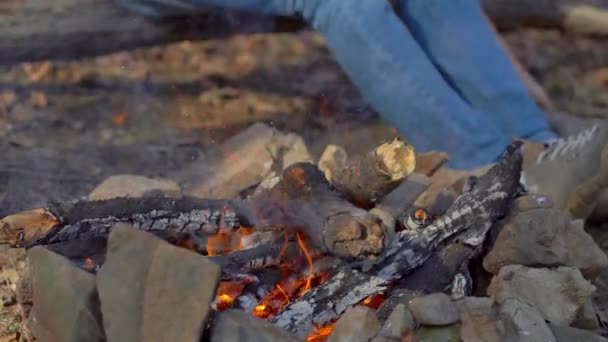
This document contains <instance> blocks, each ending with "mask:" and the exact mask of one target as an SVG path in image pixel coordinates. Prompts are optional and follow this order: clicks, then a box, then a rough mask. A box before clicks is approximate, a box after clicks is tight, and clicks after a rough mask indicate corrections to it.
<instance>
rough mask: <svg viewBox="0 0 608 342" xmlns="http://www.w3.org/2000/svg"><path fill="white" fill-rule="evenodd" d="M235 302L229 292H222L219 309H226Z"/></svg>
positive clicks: (218, 303)
mask: <svg viewBox="0 0 608 342" xmlns="http://www.w3.org/2000/svg"><path fill="white" fill-rule="evenodd" d="M233 304H234V298H232V297H230V296H229V295H227V294H221V295H219V297H218V300H217V310H218V311H224V310H226V309H228V308H230V307H232V305H233Z"/></svg>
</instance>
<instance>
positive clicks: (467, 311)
mask: <svg viewBox="0 0 608 342" xmlns="http://www.w3.org/2000/svg"><path fill="white" fill-rule="evenodd" d="M493 304H494V302H493V301H492V299H491V298H488V297H465V298H463V299H461V300H459V301H457V302H456V305H457V306H458V309H459V311H460V321H461V324H462V326H461V329H460V338H461V339H462V340H463V341H464V342H499V341H500V338H499V335H498V330H497V328H496V319H495V315H494V310H493Z"/></svg>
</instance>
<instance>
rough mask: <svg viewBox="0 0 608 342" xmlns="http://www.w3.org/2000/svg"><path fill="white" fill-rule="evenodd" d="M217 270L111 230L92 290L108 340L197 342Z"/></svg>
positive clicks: (138, 235)
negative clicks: (94, 289) (102, 263)
mask: <svg viewBox="0 0 608 342" xmlns="http://www.w3.org/2000/svg"><path fill="white" fill-rule="evenodd" d="M219 276H220V268H219V266H217V265H216V264H214V263H213V262H211V261H209V260H207V259H206V258H205V257H203V256H201V255H198V254H196V253H194V252H191V251H189V250H186V249H182V248H179V247H175V246H173V245H170V244H169V243H167V242H165V241H163V240H161V239H159V238H157V237H156V236H154V235H152V234H150V233H146V232H143V231H138V230H137V229H134V228H131V227H129V226H126V225H116V226H115V227H114V228H113V229H112V232H111V233H110V237H109V240H108V248H107V259H106V262H105V264H104V265H103V266H102V267H101V269H100V270H99V273H98V276H97V288H98V291H99V297H100V300H101V310H102V313H103V317H104V324H105V328H106V334H107V337H108V340H109V341H116V342H120V341H125V342H127V341H129V342H130V341H151V342H153V341H184V342H188V341H199V340H200V336H201V334H202V331H203V326H204V324H205V321H206V320H207V316H208V314H209V310H210V304H211V302H212V301H213V299H214V297H215V291H216V286H217V283H218V279H219Z"/></svg>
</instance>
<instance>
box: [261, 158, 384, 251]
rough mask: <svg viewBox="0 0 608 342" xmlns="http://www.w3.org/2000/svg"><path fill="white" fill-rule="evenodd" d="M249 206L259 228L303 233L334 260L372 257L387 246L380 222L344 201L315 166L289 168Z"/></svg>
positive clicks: (302, 165)
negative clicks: (256, 215) (255, 214)
mask: <svg viewBox="0 0 608 342" xmlns="http://www.w3.org/2000/svg"><path fill="white" fill-rule="evenodd" d="M250 203H251V205H252V206H253V207H254V208H255V210H254V211H255V212H256V213H257V214H258V218H260V219H261V220H260V221H259V222H258V224H263V226H270V227H273V226H274V227H275V228H276V227H279V228H281V229H285V230H290V229H292V230H293V229H299V230H302V231H303V232H304V233H305V234H306V235H307V236H308V237H309V238H310V239H311V240H312V242H313V243H314V245H315V246H317V247H318V248H321V249H322V250H323V251H327V252H329V253H331V254H333V255H336V256H340V257H344V258H374V257H377V256H378V255H379V254H380V253H381V252H382V250H383V249H384V246H385V235H386V234H385V232H384V230H383V226H382V222H381V221H380V219H379V218H378V217H376V216H375V215H372V214H370V213H368V212H367V211H365V210H363V209H360V208H357V207H356V206H354V205H353V204H352V203H350V202H349V201H347V200H346V199H344V198H342V197H341V196H340V194H338V193H337V192H336V191H334V189H333V188H332V187H331V185H330V184H329V183H328V182H327V180H326V179H325V176H324V175H323V173H322V172H321V171H320V170H319V169H318V168H317V167H316V166H315V165H314V164H311V163H296V164H293V165H291V166H290V167H288V168H287V169H285V170H284V171H283V175H282V177H281V180H280V181H279V182H278V183H277V184H276V185H275V186H274V187H273V188H272V189H271V190H270V191H269V192H268V193H266V194H262V195H260V196H258V197H256V198H255V199H252V200H251V201H250ZM258 229H261V227H258Z"/></svg>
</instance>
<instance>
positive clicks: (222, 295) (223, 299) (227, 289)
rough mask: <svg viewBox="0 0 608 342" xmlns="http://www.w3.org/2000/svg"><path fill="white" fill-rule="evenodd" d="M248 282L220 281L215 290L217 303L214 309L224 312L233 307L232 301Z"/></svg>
mask: <svg viewBox="0 0 608 342" xmlns="http://www.w3.org/2000/svg"><path fill="white" fill-rule="evenodd" d="M248 284H249V282H247V281H222V282H220V285H219V287H218V289H217V301H216V309H217V310H218V311H224V310H226V309H228V308H231V307H232V305H234V299H235V298H236V297H238V296H239V295H240V294H241V293H242V292H243V289H244V288H245V286H247V285H248Z"/></svg>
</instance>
